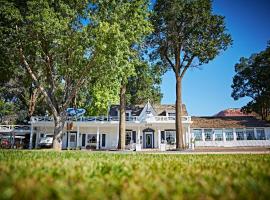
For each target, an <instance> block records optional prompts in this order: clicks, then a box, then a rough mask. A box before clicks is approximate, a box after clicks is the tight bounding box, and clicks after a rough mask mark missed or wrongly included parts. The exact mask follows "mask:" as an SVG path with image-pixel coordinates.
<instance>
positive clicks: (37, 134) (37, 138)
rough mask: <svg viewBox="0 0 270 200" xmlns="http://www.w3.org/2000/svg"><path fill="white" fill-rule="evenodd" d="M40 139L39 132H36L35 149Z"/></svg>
mask: <svg viewBox="0 0 270 200" xmlns="http://www.w3.org/2000/svg"><path fill="white" fill-rule="evenodd" d="M38 140H39V133H36V144H35V149H37V148H38Z"/></svg>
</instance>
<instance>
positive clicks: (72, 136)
mask: <svg viewBox="0 0 270 200" xmlns="http://www.w3.org/2000/svg"><path fill="white" fill-rule="evenodd" d="M69 141H70V142H75V141H76V135H75V134H71V135H70V139H69Z"/></svg>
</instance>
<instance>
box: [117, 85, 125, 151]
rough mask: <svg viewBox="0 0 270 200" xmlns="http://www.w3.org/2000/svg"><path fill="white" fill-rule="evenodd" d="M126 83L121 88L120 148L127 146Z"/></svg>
mask: <svg viewBox="0 0 270 200" xmlns="http://www.w3.org/2000/svg"><path fill="white" fill-rule="evenodd" d="M125 143H126V84H122V86H121V88H120V120H119V139H118V149H121V150H124V149H125V148H126V144H125Z"/></svg>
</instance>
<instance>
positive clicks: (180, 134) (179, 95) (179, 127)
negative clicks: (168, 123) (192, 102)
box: [175, 75, 184, 150]
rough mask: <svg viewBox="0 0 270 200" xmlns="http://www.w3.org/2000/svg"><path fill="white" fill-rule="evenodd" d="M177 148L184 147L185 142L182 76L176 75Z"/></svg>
mask: <svg viewBox="0 0 270 200" xmlns="http://www.w3.org/2000/svg"><path fill="white" fill-rule="evenodd" d="M175 108H176V113H175V115H176V121H175V128H176V149H178V150H180V149H183V148H184V144H183V124H182V78H181V77H180V76H179V75H176V104H175Z"/></svg>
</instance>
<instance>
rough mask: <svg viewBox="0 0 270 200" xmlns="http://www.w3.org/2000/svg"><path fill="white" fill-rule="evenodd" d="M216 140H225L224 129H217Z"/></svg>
mask: <svg viewBox="0 0 270 200" xmlns="http://www.w3.org/2000/svg"><path fill="white" fill-rule="evenodd" d="M214 132H215V140H216V141H222V140H223V132H222V129H215V130H214Z"/></svg>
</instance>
